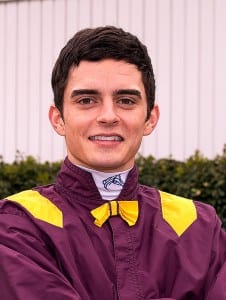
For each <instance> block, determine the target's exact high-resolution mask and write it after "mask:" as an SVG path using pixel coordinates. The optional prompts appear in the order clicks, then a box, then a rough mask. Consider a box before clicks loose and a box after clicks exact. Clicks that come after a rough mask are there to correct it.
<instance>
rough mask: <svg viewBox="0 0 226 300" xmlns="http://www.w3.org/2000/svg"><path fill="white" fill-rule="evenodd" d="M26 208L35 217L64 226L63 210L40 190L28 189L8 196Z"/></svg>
mask: <svg viewBox="0 0 226 300" xmlns="http://www.w3.org/2000/svg"><path fill="white" fill-rule="evenodd" d="M7 199H8V200H10V201H14V202H17V203H19V204H20V205H22V206H23V207H24V208H26V209H27V210H28V211H29V212H30V213H31V214H32V215H33V216H34V217H35V218H37V219H39V220H41V221H44V222H47V223H49V224H52V225H55V226H57V227H61V228H63V214H62V211H61V210H60V209H59V208H58V207H56V206H55V205H54V204H53V203H52V202H51V201H50V200H49V199H48V198H46V197H44V196H42V195H41V194H40V193H39V192H37V191H33V190H27V191H23V192H20V193H18V194H15V195H12V196H9V197H7Z"/></svg>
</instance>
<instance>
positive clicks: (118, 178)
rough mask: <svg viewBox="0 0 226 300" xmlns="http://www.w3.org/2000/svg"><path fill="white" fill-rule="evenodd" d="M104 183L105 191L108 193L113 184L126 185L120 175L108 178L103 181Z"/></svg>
mask: <svg viewBox="0 0 226 300" xmlns="http://www.w3.org/2000/svg"><path fill="white" fill-rule="evenodd" d="M102 183H103V185H104V188H105V190H107V191H108V190H109V189H108V188H109V186H110V185H111V184H116V185H120V186H123V185H124V182H123V180H122V178H121V175H120V174H118V175H114V176H111V177H108V178H107V179H104V180H103V181H102Z"/></svg>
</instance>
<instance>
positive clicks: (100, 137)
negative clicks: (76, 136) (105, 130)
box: [89, 135, 122, 141]
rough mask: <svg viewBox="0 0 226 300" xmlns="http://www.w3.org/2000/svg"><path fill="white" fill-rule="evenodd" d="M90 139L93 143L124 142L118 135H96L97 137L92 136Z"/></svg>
mask: <svg viewBox="0 0 226 300" xmlns="http://www.w3.org/2000/svg"><path fill="white" fill-rule="evenodd" d="M89 139H90V140H93V141H121V140H122V138H121V137H120V136H118V135H113V136H104V135H95V136H91V137H90V138H89Z"/></svg>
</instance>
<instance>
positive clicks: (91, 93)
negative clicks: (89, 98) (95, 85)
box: [71, 89, 99, 98]
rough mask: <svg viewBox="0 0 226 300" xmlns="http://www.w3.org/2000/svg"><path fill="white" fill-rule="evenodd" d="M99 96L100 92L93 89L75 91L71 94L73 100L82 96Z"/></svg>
mask: <svg viewBox="0 0 226 300" xmlns="http://www.w3.org/2000/svg"><path fill="white" fill-rule="evenodd" d="M87 94H88V95H99V92H98V91H97V90H93V89H79V90H73V91H72V93H71V98H73V97H76V96H80V95H87Z"/></svg>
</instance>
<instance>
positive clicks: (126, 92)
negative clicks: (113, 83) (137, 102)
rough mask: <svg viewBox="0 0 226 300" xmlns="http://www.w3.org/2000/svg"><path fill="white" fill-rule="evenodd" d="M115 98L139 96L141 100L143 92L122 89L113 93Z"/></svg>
mask: <svg viewBox="0 0 226 300" xmlns="http://www.w3.org/2000/svg"><path fill="white" fill-rule="evenodd" d="M113 95H114V96H118V95H119V96H120V95H132V96H137V97H139V98H141V92H140V91H138V90H135V89H120V90H116V91H114V93H113Z"/></svg>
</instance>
